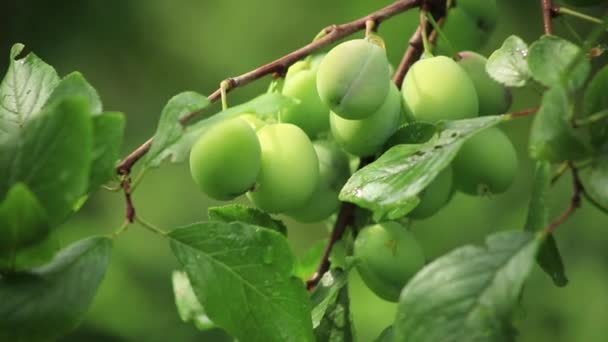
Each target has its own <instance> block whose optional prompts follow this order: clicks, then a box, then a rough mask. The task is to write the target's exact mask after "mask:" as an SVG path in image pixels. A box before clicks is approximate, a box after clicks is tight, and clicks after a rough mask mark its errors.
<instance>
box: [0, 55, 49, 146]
mask: <svg viewBox="0 0 608 342" xmlns="http://www.w3.org/2000/svg"><path fill="white" fill-rule="evenodd" d="M24 47H25V46H24V45H23V44H15V45H13V47H12V48H11V53H10V64H9V67H8V71H7V72H6V75H5V76H4V79H3V80H2V83H0V144H4V142H5V140H9V139H13V138H14V136H18V135H19V134H20V131H21V127H23V126H24V125H25V124H26V123H27V122H28V121H29V120H31V119H33V118H34V117H36V116H37V115H38V112H39V111H40V109H41V108H42V106H43V105H44V103H45V102H46V100H47V99H48V97H49V95H50V94H51V92H52V91H53V89H54V88H55V86H56V85H57V83H59V76H57V72H55V69H53V67H51V66H50V65H48V64H46V63H45V62H44V61H42V60H41V59H40V58H38V56H36V55H34V54H33V53H29V54H28V55H27V56H25V57H23V58H20V59H16V58H17V56H19V54H20V53H21V52H22V51H23V48H24Z"/></svg>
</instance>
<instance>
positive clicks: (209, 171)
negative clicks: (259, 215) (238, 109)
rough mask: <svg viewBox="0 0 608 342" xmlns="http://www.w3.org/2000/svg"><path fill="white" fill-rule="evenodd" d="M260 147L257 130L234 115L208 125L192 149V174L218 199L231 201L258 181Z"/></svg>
mask: <svg viewBox="0 0 608 342" xmlns="http://www.w3.org/2000/svg"><path fill="white" fill-rule="evenodd" d="M260 165H261V148H260V143H259V141H258V138H257V136H256V133H255V131H254V129H253V128H252V127H251V126H250V124H249V123H247V122H246V121H244V120H242V119H239V118H235V119H228V120H225V121H222V122H219V123H217V124H215V125H214V126H212V127H211V128H209V130H207V131H206V132H205V133H203V135H202V136H201V137H200V138H199V139H198V141H197V142H196V143H195V144H194V146H193V147H192V150H191V151H190V173H191V174H192V178H193V179H194V181H195V182H196V183H197V184H198V186H199V187H200V189H201V190H202V191H203V192H204V193H206V194H207V195H209V197H211V198H214V199H216V200H230V199H233V198H235V197H237V196H239V195H242V194H244V193H245V192H247V190H249V189H251V188H252V187H253V185H254V184H255V181H256V178H257V176H258V173H259V172H260Z"/></svg>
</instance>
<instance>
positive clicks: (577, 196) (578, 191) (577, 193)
mask: <svg viewBox="0 0 608 342" xmlns="http://www.w3.org/2000/svg"><path fill="white" fill-rule="evenodd" d="M568 164H569V167H570V171H571V173H572V197H571V198H570V204H569V205H568V208H566V210H564V212H562V213H561V214H560V215H559V216H558V217H557V218H556V219H555V220H553V221H552V222H551V223H550V224H549V225H548V226H547V227H545V229H543V233H544V234H545V235H549V234H551V233H553V231H554V230H555V229H556V228H557V227H559V226H560V225H561V224H563V223H564V222H566V220H567V219H568V218H569V217H570V216H572V214H573V213H574V212H575V211H576V209H578V208H579V207H580V206H581V196H582V194H583V193H584V191H585V189H584V187H583V184H582V182H581V179H580V177H579V174H578V169H577V168H576V166H574V164H572V163H568Z"/></svg>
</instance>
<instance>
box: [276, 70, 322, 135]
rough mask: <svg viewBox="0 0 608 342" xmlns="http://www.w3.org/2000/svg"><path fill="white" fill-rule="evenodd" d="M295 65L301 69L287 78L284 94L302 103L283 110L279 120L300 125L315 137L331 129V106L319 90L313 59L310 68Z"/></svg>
mask: <svg viewBox="0 0 608 342" xmlns="http://www.w3.org/2000/svg"><path fill="white" fill-rule="evenodd" d="M294 66H295V67H298V68H299V69H300V70H299V71H296V72H291V73H290V76H289V77H288V78H286V79H285V84H284V85H283V94H285V95H287V96H290V97H293V98H295V99H298V100H300V103H298V104H296V105H294V106H292V107H289V108H287V109H286V110H283V111H281V112H280V114H279V120H280V121H281V122H285V123H291V124H294V125H296V126H298V127H300V128H301V129H302V130H303V131H304V132H306V134H308V136H309V137H311V138H314V137H316V136H317V135H318V134H319V133H321V132H324V131H327V130H328V129H329V107H328V106H327V105H326V104H325V103H324V102H323V101H321V98H320V97H319V93H318V92H317V68H315V67H313V66H312V61H310V62H309V63H308V66H309V67H308V68H300V65H294ZM290 69H291V68H290Z"/></svg>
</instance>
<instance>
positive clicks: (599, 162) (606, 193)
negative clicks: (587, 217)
mask: <svg viewBox="0 0 608 342" xmlns="http://www.w3.org/2000/svg"><path fill="white" fill-rule="evenodd" d="M581 181H582V183H583V186H584V187H585V195H586V197H587V199H589V200H590V201H591V202H592V203H593V204H594V205H595V206H597V207H598V208H600V209H601V210H604V211H606V212H608V156H605V155H604V156H599V157H598V158H596V159H594V160H593V161H592V164H591V167H589V168H586V169H584V170H581Z"/></svg>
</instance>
